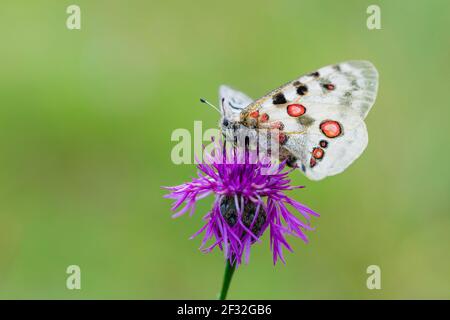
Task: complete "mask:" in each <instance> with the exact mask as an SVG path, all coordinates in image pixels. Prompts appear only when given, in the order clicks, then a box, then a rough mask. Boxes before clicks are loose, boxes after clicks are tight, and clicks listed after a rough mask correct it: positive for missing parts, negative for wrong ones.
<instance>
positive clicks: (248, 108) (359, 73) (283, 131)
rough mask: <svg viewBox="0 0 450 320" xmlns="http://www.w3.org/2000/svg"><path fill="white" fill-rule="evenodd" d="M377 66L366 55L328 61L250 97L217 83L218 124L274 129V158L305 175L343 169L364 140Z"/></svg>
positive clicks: (228, 133) (229, 132)
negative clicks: (361, 58)
mask: <svg viewBox="0 0 450 320" xmlns="http://www.w3.org/2000/svg"><path fill="white" fill-rule="evenodd" d="M377 91H378V72H377V70H376V69H375V67H374V66H373V65H372V63H370V62H368V61H347V62H343V63H339V64H335V65H329V66H326V67H323V68H321V69H318V70H317V71H314V72H311V73H309V74H307V75H304V76H301V77H299V78H298V79H295V80H293V81H290V82H288V83H286V84H285V85H282V86H281V87H279V88H277V89H275V90H273V91H271V92H269V93H268V94H266V95H264V96H263V97H262V98H260V99H257V100H255V101H253V100H252V99H251V98H249V97H248V96H247V95H245V94H244V93H242V92H239V91H237V90H234V89H232V88H230V87H228V86H225V85H222V86H221V87H220V89H219V96H220V106H221V113H222V118H221V120H220V124H219V126H220V128H221V130H222V132H223V133H224V136H225V137H226V138H228V139H230V137H232V136H233V132H234V131H236V129H237V128H244V127H245V128H253V129H256V131H258V130H260V131H261V130H262V129H278V130H279V131H278V132H279V133H278V141H279V146H280V151H279V158H280V159H279V160H280V161H286V164H287V165H288V166H290V167H295V168H299V169H300V170H301V171H302V172H303V173H304V174H305V175H306V177H308V178H309V179H311V180H321V179H323V178H325V177H328V176H333V175H336V174H338V173H341V172H342V171H344V170H345V169H346V168H347V167H348V166H349V165H350V164H351V163H353V161H355V160H356V159H357V158H358V157H359V156H360V155H361V154H362V152H363V151H364V149H365V148H366V146H367V143H368V133H367V128H366V125H365V123H364V119H365V117H366V116H367V114H368V113H369V111H370V109H371V107H372V106H373V104H374V102H375V98H376V96H377Z"/></svg>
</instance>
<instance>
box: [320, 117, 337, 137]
mask: <svg viewBox="0 0 450 320" xmlns="http://www.w3.org/2000/svg"><path fill="white" fill-rule="evenodd" d="M320 130H322V132H323V134H324V135H326V136H327V137H328V138H336V137H338V136H339V135H340V134H341V133H342V127H341V125H340V124H339V122H337V121H334V120H327V121H324V122H322V123H321V124H320Z"/></svg>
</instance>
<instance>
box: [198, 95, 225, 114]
mask: <svg viewBox="0 0 450 320" xmlns="http://www.w3.org/2000/svg"><path fill="white" fill-rule="evenodd" d="M200 102H201V103H204V104H207V105H208V106H210V107H211V108H213V109H216V111H217V112H219V113H220V110H219V108H217V107H216V106H215V105H213V104H212V103H211V102H209V101H208V100H205V99H203V98H200Z"/></svg>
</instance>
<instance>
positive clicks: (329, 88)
mask: <svg viewBox="0 0 450 320" xmlns="http://www.w3.org/2000/svg"><path fill="white" fill-rule="evenodd" d="M324 87H325V88H326V89H327V90H329V91H332V90H334V89H335V88H336V87H335V86H334V84H331V83H328V84H326V85H324Z"/></svg>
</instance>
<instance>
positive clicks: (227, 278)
mask: <svg viewBox="0 0 450 320" xmlns="http://www.w3.org/2000/svg"><path fill="white" fill-rule="evenodd" d="M234 269H235V266H234V265H231V263H230V260H227V265H226V267H225V273H224V275H223V284H222V290H221V291H220V295H219V300H225V299H226V298H227V293H228V288H229V287H230V283H231V278H232V277H233V273H234Z"/></svg>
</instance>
